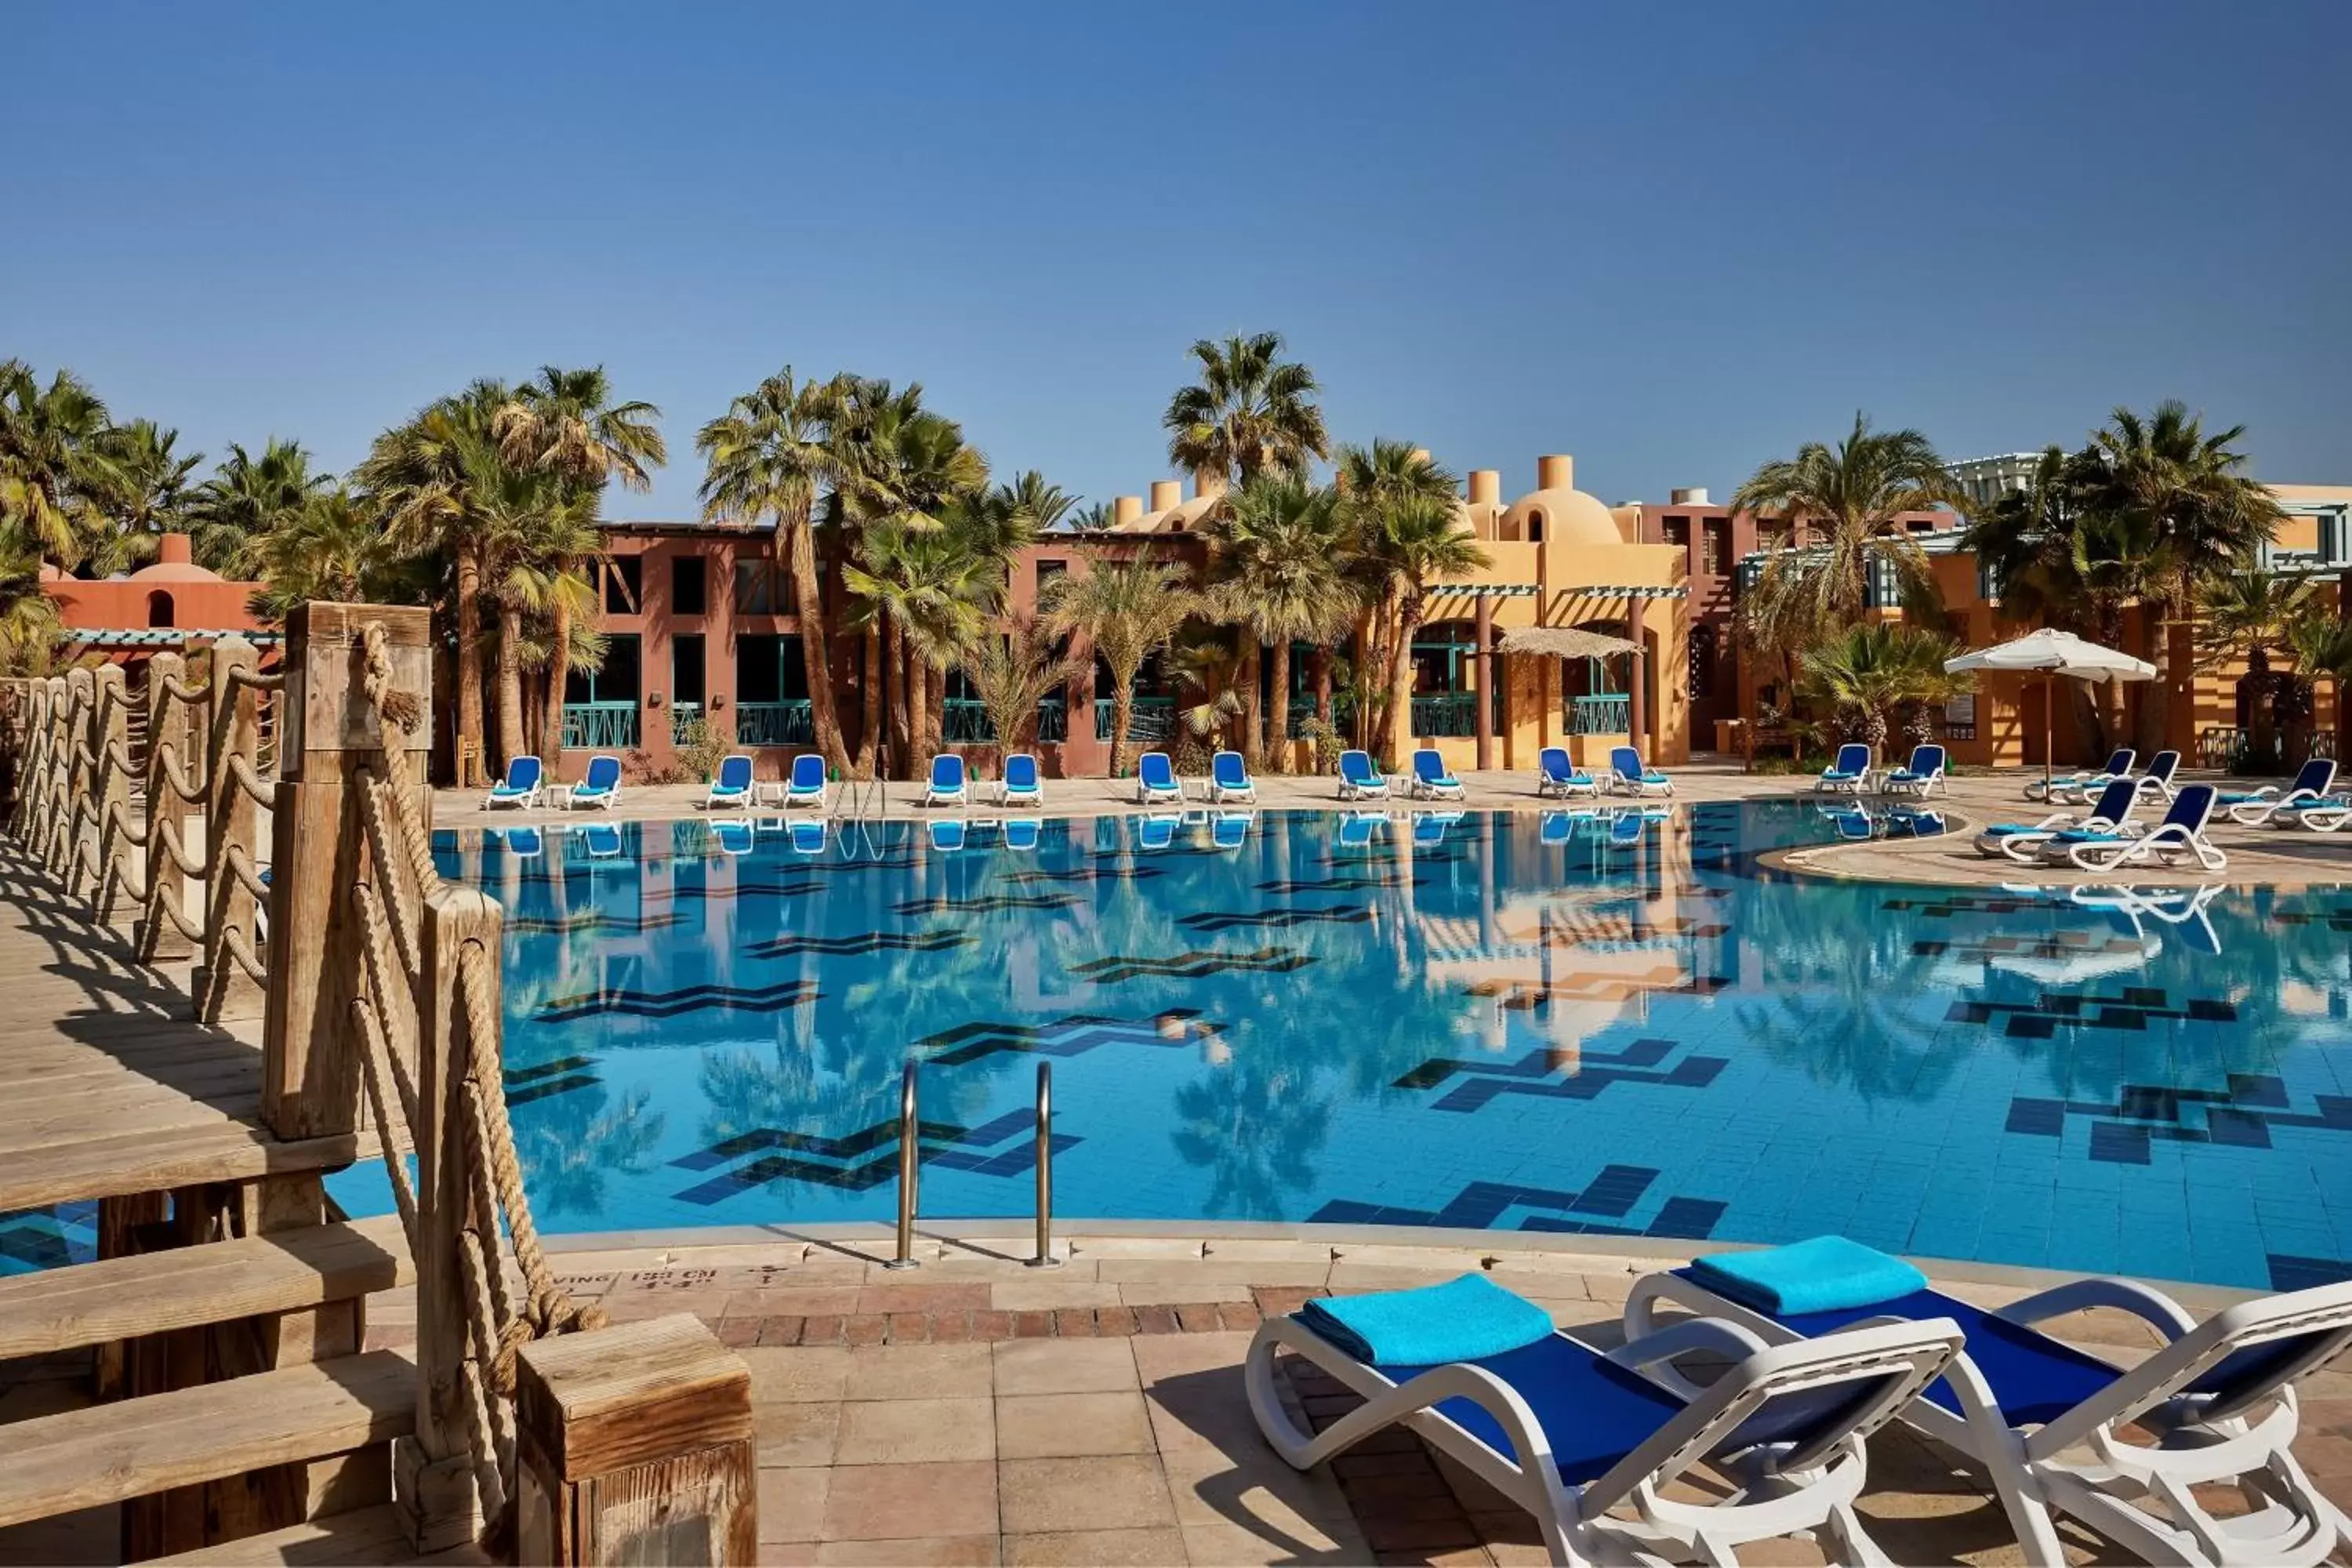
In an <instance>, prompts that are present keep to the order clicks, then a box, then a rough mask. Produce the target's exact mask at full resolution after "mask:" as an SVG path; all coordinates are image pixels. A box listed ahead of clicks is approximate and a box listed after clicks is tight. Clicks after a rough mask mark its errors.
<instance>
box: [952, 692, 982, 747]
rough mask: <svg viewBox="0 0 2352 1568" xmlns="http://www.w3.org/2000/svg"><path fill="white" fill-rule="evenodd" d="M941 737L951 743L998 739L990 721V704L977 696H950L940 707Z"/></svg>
mask: <svg viewBox="0 0 2352 1568" xmlns="http://www.w3.org/2000/svg"><path fill="white" fill-rule="evenodd" d="M995 739H996V726H995V725H993V724H992V723H990V722H989V721H988V705H987V704H986V703H984V702H982V701H981V700H980V699H978V698H976V697H950V698H949V699H947V700H946V701H945V702H944V703H943V704H941V706H940V740H942V741H944V742H947V743H948V744H949V745H950V746H952V745H958V744H963V745H970V744H972V743H974V742H982V743H984V742H990V741H993V740H995Z"/></svg>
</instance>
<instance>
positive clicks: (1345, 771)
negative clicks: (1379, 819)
mask: <svg viewBox="0 0 2352 1568" xmlns="http://www.w3.org/2000/svg"><path fill="white" fill-rule="evenodd" d="M1388 797H1389V781H1388V780H1387V779H1385V778H1383V777H1382V776H1381V770H1380V769H1378V768H1376V767H1374V766H1373V765H1372V755H1371V753H1370V752H1340V753H1339V798H1340V799H1341V800H1386V799H1388Z"/></svg>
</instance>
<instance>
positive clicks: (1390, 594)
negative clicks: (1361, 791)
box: [1317, 437, 1460, 744]
mask: <svg viewBox="0 0 2352 1568" xmlns="http://www.w3.org/2000/svg"><path fill="white" fill-rule="evenodd" d="M1338 466H1339V472H1338V474H1337V475H1336V477H1335V478H1334V479H1333V481H1332V482H1333V484H1334V485H1335V486H1336V487H1337V488H1338V489H1339V492H1340V494H1341V495H1342V496H1344V497H1345V498H1346V501H1347V508H1348V512H1349V516H1350V517H1351V518H1352V519H1353V520H1354V521H1355V531H1356V533H1357V536H1358V538H1357V544H1356V548H1355V550H1354V552H1353V556H1352V559H1353V570H1354V572H1355V574H1356V575H1357V577H1358V578H1359V580H1360V584H1361V587H1362V594H1363V598H1364V600H1365V603H1366V608H1367V616H1366V621H1367V624H1366V628H1365V629H1366V631H1367V632H1368V634H1369V635H1368V637H1366V646H1365V652H1366V654H1367V655H1368V656H1369V657H1368V658H1367V660H1366V662H1367V664H1368V665H1369V667H1370V668H1369V670H1368V672H1367V673H1366V675H1365V677H1364V680H1363V684H1364V685H1365V686H1366V687H1367V688H1368V689H1373V690H1376V691H1379V692H1381V693H1383V695H1382V696H1381V698H1380V700H1378V701H1377V702H1375V703H1370V704H1360V705H1359V710H1358V713H1357V719H1358V722H1359V723H1360V725H1361V726H1362V727H1363V731H1364V740H1365V742H1366V743H1367V744H1376V743H1378V742H1375V741H1374V740H1373V726H1374V724H1375V723H1376V721H1378V719H1379V716H1380V715H1381V713H1384V712H1385V711H1386V710H1387V708H1388V706H1389V703H1390V701H1391V699H1392V698H1393V696H1394V693H1393V691H1392V690H1391V687H1392V686H1393V685H1394V680H1393V676H1394V672H1395V668H1396V660H1397V658H1398V657H1399V655H1398V652H1397V650H1398V648H1399V647H1404V648H1405V649H1406V650H1407V651H1406V652H1405V654H1404V656H1403V657H1405V658H1408V659H1410V658H1411V657H1412V654H1411V651H1410V650H1411V643H1412V639H1411V638H1410V637H1407V638H1406V639H1404V641H1403V642H1402V644H1400V642H1399V641H1398V637H1397V623H1398V618H1399V616H1400V613H1401V611H1402V604H1401V603H1400V601H1399V593H1398V589H1399V583H1400V579H1399V576H1398V574H1397V573H1396V571H1395V570H1394V569H1393V563H1391V561H1389V560H1388V559H1387V558H1386V557H1384V556H1383V555H1382V554H1381V552H1380V551H1379V550H1377V549H1376V548H1374V547H1373V542H1374V541H1375V540H1376V538H1377V537H1378V535H1379V534H1380V532H1381V526H1382V525H1381V518H1382V516H1383V515H1384V514H1385V512H1386V511H1387V510H1388V509H1390V508H1392V507H1395V506H1398V505H1400V504H1402V503H1405V502H1409V501H1425V502H1428V503H1431V504H1432V505H1435V504H1436V503H1440V502H1443V503H1444V504H1445V506H1446V507H1447V508H1448V509H1449V510H1451V508H1452V506H1453V503H1454V500H1455V498H1456V495H1457V490H1458V486H1459V484H1460V481H1459V480H1458V479H1455V477H1454V474H1453V473H1452V472H1450V471H1449V470H1447V469H1446V468H1442V467H1440V466H1439V465H1438V464H1437V463H1435V462H1433V461H1432V460H1431V458H1430V456H1429V454H1428V453H1427V452H1425V451H1423V450H1422V448H1420V447H1416V446H1414V445H1413V444H1412V442H1411V441H1400V440H1394V439H1391V438H1389V437H1374V438H1373V440H1372V443H1371V444H1370V446H1368V447H1359V446H1354V445H1349V446H1343V447H1340V448H1339V465H1338ZM1328 686H1329V680H1328V659H1327V660H1326V661H1324V671H1323V672H1322V673H1318V677H1317V691H1318V717H1319V718H1320V719H1322V720H1323V721H1324V722H1326V723H1328V722H1329V721H1330V718H1331V715H1330V711H1329V703H1328Z"/></svg>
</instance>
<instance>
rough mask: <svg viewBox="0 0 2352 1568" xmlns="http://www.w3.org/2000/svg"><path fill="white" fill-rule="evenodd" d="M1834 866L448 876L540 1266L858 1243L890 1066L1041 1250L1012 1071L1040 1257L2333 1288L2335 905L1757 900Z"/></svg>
mask: <svg viewBox="0 0 2352 1568" xmlns="http://www.w3.org/2000/svg"><path fill="white" fill-rule="evenodd" d="M1838 832H1839V829H1838V826H1837V825H1836V824H1835V823H1834V822H1832V820H1831V819H1830V818H1829V817H1828V816H1825V815H1824V814H1823V813H1822V811H1821V810H1819V809H1817V808H1816V807H1814V806H1813V805H1810V804H1808V803H1805V802H1802V801H1783V802H1751V803H1745V804H1729V803H1727V804H1719V805H1684V806H1676V807H1674V808H1672V809H1671V810H1670V811H1667V810H1663V809H1661V810H1656V811H1654V812H1653V813H1651V814H1650V815H1647V816H1643V815H1632V816H1612V815H1610V814H1609V813H1607V812H1606V810H1605V809H1604V810H1603V811H1602V812H1601V813H1599V814H1591V813H1560V812H1554V813H1549V814H1538V813H1533V812H1529V813H1520V814H1500V813H1498V814H1487V813H1475V812H1474V813H1467V814H1463V813H1450V814H1444V815H1439V816H1431V815H1423V816H1419V817H1417V818H1412V817H1405V816H1399V817H1397V818H1395V819H1392V820H1391V819H1387V818H1376V817H1371V816H1359V817H1343V816H1336V815H1328V814H1315V813H1282V812H1267V813H1263V814H1256V815H1253V816H1232V817H1228V818H1223V819H1220V818H1217V817H1213V816H1206V815H1204V814H1201V813H1198V812H1195V813H1193V814H1192V815H1190V816H1184V817H1181V818H1179V817H1175V816H1160V817H1138V816H1130V817H1123V818H1105V819H1100V820H1081V821H1076V822H1067V821H1059V820H1048V821H1045V822H1041V823H1034V824H1026V825H1018V826H1013V827H1010V828H1006V827H1003V826H999V825H997V824H993V823H987V824H982V823H975V824H972V825H971V826H970V827H968V828H967V827H965V826H963V825H961V824H960V823H950V822H938V823H919V824H908V823H891V824H873V825H868V826H860V825H856V824H851V825H848V826H841V825H835V826H832V827H830V828H828V827H827V826H824V825H822V824H819V823H816V822H814V821H813V820H809V819H801V820H799V821H797V822H795V823H794V824H793V825H792V826H791V827H790V828H787V827H786V825H785V824H784V823H783V821H782V819H780V818H767V819H764V820H763V821H761V822H760V823H756V824H755V823H736V824H716V823H708V822H701V821H693V822H680V823H660V824H650V825H645V826H635V825H609V824H601V823H600V824H595V825H593V826H587V827H584V828H583V827H581V826H572V827H571V829H570V830H569V831H566V832H555V831H547V832H539V831H534V830H530V829H509V830H506V831H504V832H493V833H488V834H480V835H471V834H469V835H467V836H466V837H464V838H463V839H460V838H458V837H456V836H452V835H446V834H445V835H443V836H441V840H440V843H439V846H438V853H439V854H440V857H441V859H442V865H443V869H444V872H445V874H446V875H449V876H452V877H455V878H457V879H462V880H465V881H467V882H470V883H474V884H477V885H478V886H480V887H482V888H484V889H486V890H488V892H490V893H491V894H493V895H494V896H496V897H497V898H499V900H501V901H502V902H503V903H504V904H505V905H506V908H507V910H508V911H509V919H508V924H507V937H506V942H507V951H506V961H505V967H506V976H507V992H506V1009H507V1037H506V1053H507V1061H508V1068H507V1077H508V1092H509V1101H510V1103H511V1105H512V1107H513V1115H514V1121H515V1126H516V1131H517V1134H518V1139H519V1142H520V1147H521V1152H522V1156H523V1160H524V1163H525V1165H526V1167H527V1172H528V1178H529V1183H530V1192H531V1195H532V1200H533V1206H534V1210H535V1212H536V1215H537V1217H538V1220H539V1223H540V1224H541V1226H542V1227H543V1228H546V1229H549V1230H551V1231H565V1230H571V1231H605V1230H619V1229H647V1228H661V1227H671V1226H727V1225H752V1224H772V1223H782V1224H799V1223H811V1222H822V1221H835V1220H847V1219H879V1218H885V1217H887V1216H888V1215H890V1214H891V1213H892V1212H893V1204H894V1201H895V1197H894V1194H895V1187H894V1175H895V1168H896V1145H895V1139H896V1121H895V1119H896V1115H897V1097H898V1071H899V1068H900V1065H901V1063H902V1062H904V1061H905V1060H907V1059H908V1058H914V1059H916V1060H918V1061H919V1062H920V1064H921V1068H920V1074H921V1085H922V1117H923V1122H924V1135H923V1159H924V1175H923V1207H924V1212H925V1214H926V1215H927V1216H929V1217H940V1218H944V1217H950V1216H1021V1217H1025V1216H1026V1215H1028V1213H1029V1205H1030V1203H1031V1196H1032V1184H1033V1173H1034V1165H1033V1163H1032V1124H1031V1105H1032V1098H1033V1092H1034V1066H1035V1062H1036V1061H1037V1059H1039V1058H1041V1057H1043V1058H1050V1059H1051V1060H1052V1061H1053V1062H1054V1064H1055V1107H1056V1119H1055V1172H1054V1173H1055V1194H1056V1204H1057V1207H1058V1209H1059V1211H1060V1213H1061V1214H1062V1215H1064V1216H1066V1217H1087V1216H1093V1217H1118V1218H1126V1219H1174V1220H1282V1221H1344V1222H1350V1223H1359V1224H1376V1225H1377V1224H1396V1225H1440V1226H1477V1227H1490V1228H1500V1229H1517V1230H1543V1231H1556V1232H1570V1233H1573V1232H1586V1233H1594V1234H1601V1235H1612V1236H1624V1235H1647V1236H1655V1237H1672V1238H1675V1239H1677V1240H1680V1241H1686V1242H1694V1243H1695V1242H1701V1241H1705V1240H1709V1239H1713V1240H1740V1241H1784V1240H1792V1239H1796V1238H1799V1237H1805V1236H1810V1235H1814V1234H1817V1233H1820V1232H1823V1231H1840V1232H1843V1233H1844V1234H1846V1235H1848V1236H1852V1237H1855V1238H1857V1239H1859V1240H1862V1241H1865V1242H1868V1243H1871V1244H1872V1245H1874V1246H1877V1247H1885V1248H1887V1249H1890V1250H1895V1251H1901V1252H1906V1253H1915V1254H1921V1255H1927V1256H1932V1257H1945V1258H1975V1259H1982V1260H1987V1261H1992V1262H2001V1263H2019V1264H2033V1265H2045V1266H2050V1267H2054V1268H2068V1269H2082V1270H2120V1271H2123V1272H2126V1273H2133V1274H2140V1275H2147V1276H2152V1277H2157V1278H2167V1279H2195V1280H2204V1281H2210V1282H2214V1283H2221V1284H2231V1285H2248V1286H2274V1287H2278V1288H2289V1287H2293V1286H2295V1285H2299V1284H2305V1283H2310V1282H2312V1281H2313V1280H2314V1279H2320V1278H2329V1277H2342V1276H2343V1275H2345V1274H2346V1273H2347V1272H2352V1269H2348V1268H2347V1259H2352V1046H2347V1040H2352V1023H2347V1002H2348V1001H2352V943H2347V933H2352V890H2335V889H2319V890H2314V891H2311V892H2307V893H2295V894H2287V893H2276V894H2273V893H2269V892H2253V893H2230V894H2224V895H2221V896H2219V897H2211V896H2206V897H2200V898H2194V899H2192V898H2190V897H2189V896H2187V895H2185V894H2176V895H2172V896H2169V897H2162V898H2158V899H2156V900H2153V901H2150V900H2144V899H2143V898H2141V897H2140V896H2139V895H2137V894H2131V893H2128V892H2124V891H2119V890H2117V889H2098V890H2093V891H2091V892H2090V893H2088V894H2087V895H2084V896H2076V895H2073V894H2070V893H2069V892H2067V891H2065V890H2063V889H2061V890H2057V891H2054V892H2052V893H2041V892H2036V891H2031V890H2025V891H2015V892H2009V891H1962V890H1957V889H1926V888H1904V887H1894V886H1885V885H1876V884H1872V885H1862V884H1851V883H1839V882H1827V881H1822V880H1818V879H1798V878H1793V877H1790V876H1789V875H1786V874H1780V873H1775V872H1772V871H1769V870H1768V869H1766V868H1762V867H1761V866H1759V855H1760V854H1761V853H1762V852H1763V851H1765V850H1767V849H1769V848H1771V847H1781V846H1788V845H1794V844H1802V843H1812V842H1826V841H1829V840H1831V839H1832V838H1834V837H1838ZM342 1180H343V1184H344V1185H345V1188H346V1190H348V1191H350V1192H352V1194H358V1201H362V1202H365V1197H364V1195H363V1189H364V1186H365V1182H364V1178H363V1177H361V1176H358V1175H356V1174H355V1175H354V1176H352V1177H347V1178H343V1179H342ZM378 1184H379V1185H380V1178H379V1182H378ZM370 1206H373V1205H370Z"/></svg>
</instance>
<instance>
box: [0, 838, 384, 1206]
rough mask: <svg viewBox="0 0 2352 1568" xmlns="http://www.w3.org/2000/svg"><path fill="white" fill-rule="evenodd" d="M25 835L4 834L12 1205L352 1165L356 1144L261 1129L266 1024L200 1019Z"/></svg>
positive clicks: (4, 1155) (0, 946)
mask: <svg viewBox="0 0 2352 1568" xmlns="http://www.w3.org/2000/svg"><path fill="white" fill-rule="evenodd" d="M189 1011H190V1004H189V999H188V993H187V992H186V991H185V990H184V988H183V987H181V986H179V985H175V984H173V983H172V982H171V981H170V980H169V979H167V978H166V977H165V976H163V975H162V974H160V973H156V972H155V971H154V970H152V969H149V968H146V967H144V966H142V965H141V964H140V963H137V962H136V960H135V958H134V955H133V953H132V952H131V943H130V941H129V939H128V937H126V936H125V935H124V934H123V933H122V932H121V931H116V930H114V929H113V928H111V927H109V926H103V925H100V924H99V923H97V922H96V921H93V920H91V919H90V917H89V912H88V910H87V906H85V905H83V904H82V903H81V901H80V900H78V899H74V898H70V897H68V895H67V893H66V891H65V889H63V888H62V887H60V886H59V885H58V882H57V880H56V879H54V878H52V877H51V876H50V875H49V874H48V873H47V870H45V869H44V868H41V867H39V866H38V865H37V864H35V863H34V862H33V861H32V860H30V859H29V858H27V857H26V854H25V851H24V848H23V847H22V846H21V845H19V844H18V843H16V841H15V840H13V839H8V838H0V1041H5V1047H0V1213H6V1212H10V1211H14V1210H20V1209H30V1208H39V1207H43V1206H45V1205H52V1204H59V1203H68V1202H73V1201H76V1200H83V1199H92V1198H106V1197H118V1196H124V1195H127V1194H134V1193H152V1192H161V1191H167V1190H170V1189H173V1188H178V1187H185V1186H192V1185H194V1184H200V1183H206V1182H231V1181H249V1180H252V1179H254V1178H257V1177H259V1176H264V1175H268V1174H271V1173H280V1172H291V1171H303V1170H318V1169H321V1168H326V1167H331V1166H337V1165H342V1164H347V1163H350V1162H351V1161H352V1159H353V1158H354V1156H355V1155H356V1154H357V1153H358V1152H360V1151H359V1147H358V1143H359V1141H358V1140H357V1139H354V1138H352V1137H349V1136H345V1137H340V1138H317V1139H309V1140H304V1141H300V1142H280V1141H278V1140H277V1139H274V1138H272V1137H271V1136H269V1134H268V1133H267V1132H265V1131H262V1130H261V1129H260V1128H259V1126H258V1125H257V1121H258V1117H259V1113H260V1109H261V1047H260V1044H259V1040H260V1022H259V1020H258V1019H256V1020H254V1021H253V1022H252V1023H250V1024H247V1025H242V1026H232V1027H228V1028H212V1027H207V1026H204V1025H201V1024H197V1023H194V1022H192V1021H190V1019H189V1016H188V1015H189Z"/></svg>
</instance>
